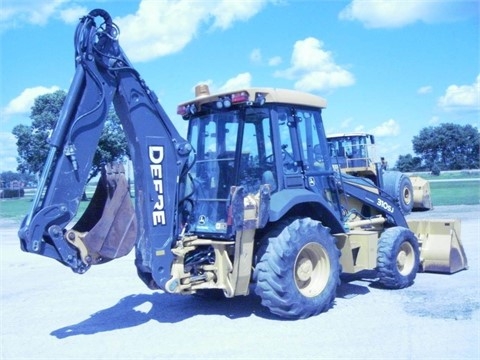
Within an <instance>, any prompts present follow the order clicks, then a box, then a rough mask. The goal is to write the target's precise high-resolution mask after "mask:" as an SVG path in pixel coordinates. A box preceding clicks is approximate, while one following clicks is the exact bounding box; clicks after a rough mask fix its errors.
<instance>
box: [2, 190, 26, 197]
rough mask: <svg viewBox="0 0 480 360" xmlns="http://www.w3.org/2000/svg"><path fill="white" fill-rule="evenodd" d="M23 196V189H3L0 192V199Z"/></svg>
mask: <svg viewBox="0 0 480 360" xmlns="http://www.w3.org/2000/svg"><path fill="white" fill-rule="evenodd" d="M24 196H25V190H23V189H3V190H0V198H1V199H12V198H19V197H24Z"/></svg>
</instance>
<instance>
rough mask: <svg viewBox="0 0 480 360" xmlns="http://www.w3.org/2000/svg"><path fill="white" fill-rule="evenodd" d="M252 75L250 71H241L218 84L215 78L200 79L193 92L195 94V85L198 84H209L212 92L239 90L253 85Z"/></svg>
mask: <svg viewBox="0 0 480 360" xmlns="http://www.w3.org/2000/svg"><path fill="white" fill-rule="evenodd" d="M251 82H252V75H251V74H250V73H249V72H244V73H240V74H238V75H236V76H234V77H232V78H230V79H228V80H227V81H225V83H224V84H223V85H220V86H217V85H216V84H215V83H214V82H213V80H211V79H208V80H202V81H199V82H198V83H197V84H196V85H195V86H194V87H193V88H192V93H193V94H195V87H196V86H197V85H208V88H209V90H210V94H214V93H221V92H228V91H232V90H239V89H245V88H249V87H251V86H252V85H251Z"/></svg>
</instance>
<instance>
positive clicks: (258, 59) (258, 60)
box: [250, 49, 262, 64]
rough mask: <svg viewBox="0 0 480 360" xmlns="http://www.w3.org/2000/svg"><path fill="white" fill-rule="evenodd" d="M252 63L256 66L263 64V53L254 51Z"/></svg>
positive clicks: (251, 58) (251, 55) (257, 50)
mask: <svg viewBox="0 0 480 360" xmlns="http://www.w3.org/2000/svg"><path fill="white" fill-rule="evenodd" d="M250 61H251V62H252V63H254V64H260V63H261V62H262V51H261V50H260V49H253V50H252V52H251V53H250Z"/></svg>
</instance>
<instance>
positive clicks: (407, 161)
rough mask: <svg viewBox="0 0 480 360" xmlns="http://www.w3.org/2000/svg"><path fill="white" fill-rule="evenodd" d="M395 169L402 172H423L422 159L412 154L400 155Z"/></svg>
mask: <svg viewBox="0 0 480 360" xmlns="http://www.w3.org/2000/svg"><path fill="white" fill-rule="evenodd" d="M395 169H397V170H398V171H401V172H413V171H420V170H422V159H421V158H419V157H418V156H412V155H411V154H407V155H400V156H399V157H398V160H397V162H396V163H395Z"/></svg>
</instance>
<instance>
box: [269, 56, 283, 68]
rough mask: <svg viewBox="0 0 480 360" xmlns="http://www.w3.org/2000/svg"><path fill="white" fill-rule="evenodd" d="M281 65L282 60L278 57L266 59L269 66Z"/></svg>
mask: <svg viewBox="0 0 480 360" xmlns="http://www.w3.org/2000/svg"><path fill="white" fill-rule="evenodd" d="M281 63H282V58H281V57H280V56H274V57H271V58H270V59H268V65H269V66H278V65H280V64H281Z"/></svg>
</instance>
